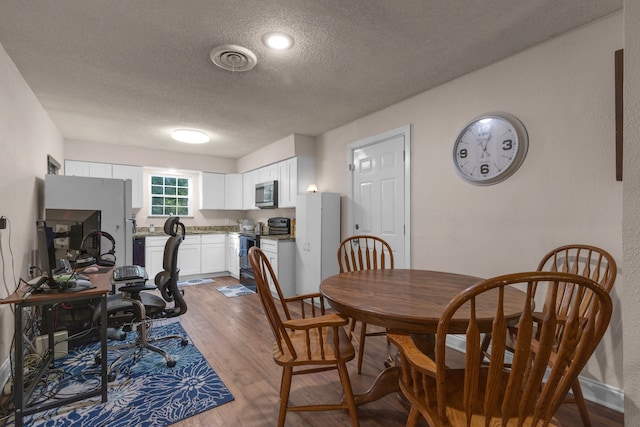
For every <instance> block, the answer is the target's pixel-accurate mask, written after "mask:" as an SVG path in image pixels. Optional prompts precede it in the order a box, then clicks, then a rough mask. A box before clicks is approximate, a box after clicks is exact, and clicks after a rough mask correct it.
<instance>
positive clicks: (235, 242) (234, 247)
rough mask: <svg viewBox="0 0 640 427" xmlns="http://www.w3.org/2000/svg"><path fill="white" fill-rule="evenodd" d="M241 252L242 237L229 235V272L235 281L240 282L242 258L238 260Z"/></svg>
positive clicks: (227, 258) (227, 259) (227, 261)
mask: <svg viewBox="0 0 640 427" xmlns="http://www.w3.org/2000/svg"><path fill="white" fill-rule="evenodd" d="M239 251H240V236H238V235H237V234H233V233H230V234H227V257H226V264H227V271H228V272H229V275H230V276H231V277H233V278H234V279H238V280H240V258H238V252H239Z"/></svg>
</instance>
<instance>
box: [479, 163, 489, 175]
mask: <svg viewBox="0 0 640 427" xmlns="http://www.w3.org/2000/svg"><path fill="white" fill-rule="evenodd" d="M480 173H481V174H483V175H486V174H488V173H489V165H488V164H486V163H485V164H483V165H480Z"/></svg>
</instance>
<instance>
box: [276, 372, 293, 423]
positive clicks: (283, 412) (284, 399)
mask: <svg viewBox="0 0 640 427" xmlns="http://www.w3.org/2000/svg"><path fill="white" fill-rule="evenodd" d="M292 376H293V368H292V367H291V366H285V367H284V368H282V384H281V388H280V412H279V413H278V427H284V419H285V417H286V416H287V407H288V406H289V392H290V391H291V377H292Z"/></svg>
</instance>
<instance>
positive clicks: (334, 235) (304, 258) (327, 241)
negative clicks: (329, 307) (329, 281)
mask: <svg viewBox="0 0 640 427" xmlns="http://www.w3.org/2000/svg"><path fill="white" fill-rule="evenodd" d="M339 245H340V195H339V194H337V193H303V194H299V195H298V197H297V200H296V266H295V270H296V292H297V293H298V294H299V295H301V294H307V293H313V292H318V290H319V287H320V282H322V280H324V279H326V278H327V277H329V276H332V275H334V274H338V272H339V269H338V259H337V255H336V251H337V250H338V246H339Z"/></svg>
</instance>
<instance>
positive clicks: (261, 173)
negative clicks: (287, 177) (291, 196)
mask: <svg viewBox="0 0 640 427" xmlns="http://www.w3.org/2000/svg"><path fill="white" fill-rule="evenodd" d="M277 179H278V164H277V163H273V164H271V165H267V166H263V167H261V168H260V169H258V177H257V181H256V184H260V183H262V182H268V181H276V180H277Z"/></svg>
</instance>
